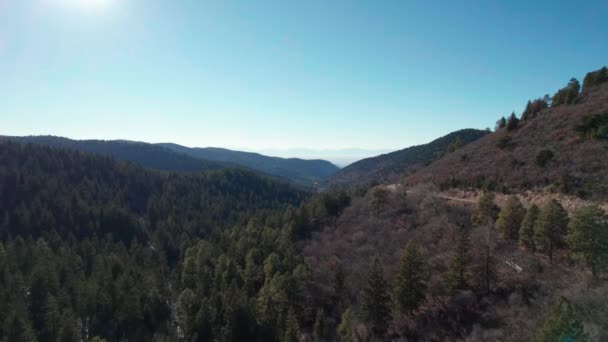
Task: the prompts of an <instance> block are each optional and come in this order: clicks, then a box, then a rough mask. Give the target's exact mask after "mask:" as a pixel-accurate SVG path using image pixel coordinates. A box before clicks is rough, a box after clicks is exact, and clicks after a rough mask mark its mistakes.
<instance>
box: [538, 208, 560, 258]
mask: <svg viewBox="0 0 608 342" xmlns="http://www.w3.org/2000/svg"><path fill="white" fill-rule="evenodd" d="M567 227H568V213H567V212H566V210H564V207H562V205H561V204H560V203H559V202H558V201H557V200H555V199H552V200H551V201H549V202H548V203H546V204H545V205H544V206H543V208H542V209H541V211H540V213H539V215H538V220H537V221H536V225H535V226H534V245H535V246H536V247H537V248H538V249H540V250H541V251H543V252H544V253H546V254H547V255H549V260H553V251H554V250H555V249H556V248H559V247H560V246H561V245H562V244H563V242H564V237H565V235H566V234H567Z"/></svg>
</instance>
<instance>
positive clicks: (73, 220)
mask: <svg viewBox="0 0 608 342" xmlns="http://www.w3.org/2000/svg"><path fill="white" fill-rule="evenodd" d="M0 165H1V166H0V193H2V197H0V212H1V213H2V221H1V223H0V237H1V243H0V275H1V278H0V283H1V284H2V286H0V298H1V300H0V317H2V318H3V322H2V325H0V336H3V338H4V339H5V340H6V341H33V340H40V341H55V340H67V341H71V340H74V341H76V340H81V339H85V340H89V339H92V338H93V337H95V336H100V337H103V338H106V339H108V340H112V341H114V340H150V339H152V338H153V337H154V338H160V339H162V338H169V339H170V340H173V339H177V336H178V335H179V334H182V335H183V334H186V333H188V334H194V329H191V328H189V329H190V330H188V329H186V328H185V327H186V326H184V328H183V329H182V330H179V329H177V328H176V327H175V323H174V322H175V319H177V318H175V317H173V316H174V315H176V313H175V312H176V309H180V310H181V309H183V308H182V307H178V308H175V306H176V305H177V304H176V303H179V301H177V300H178V299H179V298H182V297H183V296H182V297H180V296H178V295H179V294H181V292H182V291H181V290H182V289H186V288H189V287H190V286H191V285H190V284H191V282H192V279H190V280H185V279H184V280H182V272H181V269H182V268H183V266H182V265H185V266H186V267H190V266H192V265H191V264H190V261H191V260H192V259H189V258H187V257H188V256H192V255H194V254H196V253H195V251H197V250H198V249H202V247H203V246H212V248H207V247H205V248H204V252H201V254H200V258H199V257H197V258H196V262H197V263H199V262H200V263H201V264H197V266H200V268H197V270H196V272H194V271H193V272H194V273H193V274H192V276H196V277H199V276H203V274H198V271H203V270H204V269H205V267H204V265H203V264H202V263H203V262H206V263H209V265H210V267H211V269H209V270H208V271H209V272H211V273H212V274H215V273H217V275H214V278H216V279H213V280H212V279H210V278H206V277H207V276H208V275H209V274H207V273H205V280H206V281H207V282H200V281H197V282H196V284H197V286H199V287H200V286H203V284H206V285H205V286H208V288H206V290H207V291H212V290H213V291H212V292H208V293H205V294H204V293H202V292H199V296H200V298H201V300H202V299H203V297H205V298H208V299H209V300H213V303H214V304H215V301H216V300H218V301H221V300H222V299H221V298H220V297H221V296H223V295H224V294H223V291H224V290H223V289H225V290H226V291H229V290H230V289H231V287H230V286H228V285H231V284H232V282H233V280H234V279H232V277H234V276H235V275H239V276H240V275H242V274H241V271H240V270H241V269H243V270H244V269H245V268H246V260H245V258H246V257H249V259H247V260H249V270H250V271H253V267H254V266H256V267H260V269H261V268H262V264H261V263H262V262H263V261H264V260H266V258H267V257H268V255H269V254H270V253H271V252H274V253H275V254H273V256H274V257H277V256H278V255H281V257H280V258H279V259H278V260H279V264H281V266H280V267H281V268H280V269H294V267H291V266H293V265H295V263H297V262H298V261H297V258H296V257H295V256H294V253H293V250H291V251H290V250H289V247H288V243H287V242H284V243H283V242H282V241H289V239H288V237H285V236H282V234H280V231H279V230H276V229H273V228H272V227H273V226H275V227H276V226H279V225H280V222H281V215H278V217H279V218H278V219H277V220H278V221H277V222H278V223H272V217H274V216H273V215H271V214H264V213H265V212H266V211H269V213H270V212H275V211H276V210H277V209H278V208H284V207H285V206H288V205H297V204H298V203H300V202H301V200H302V199H304V198H306V197H307V196H308V194H307V193H306V192H303V191H301V190H297V189H294V188H292V187H290V186H289V185H286V184H282V183H277V182H275V181H272V180H269V179H265V178H261V177H259V176H256V175H254V174H252V173H250V172H246V171H240V170H225V171H213V172H208V173H201V174H174V173H161V172H156V171H149V170H146V169H143V168H141V167H139V166H136V165H134V164H129V163H124V162H117V161H114V160H112V159H111V158H108V157H100V156H94V155H89V154H85V153H81V152H75V151H67V150H59V149H53V148H48V147H38V146H33V145H21V144H18V143H9V142H5V143H1V144H0ZM253 213H258V215H260V217H261V219H257V220H254V219H251V218H249V215H250V214H253ZM279 213H281V211H279ZM267 221H268V222H267ZM233 226H234V227H236V228H234V230H231V229H229V228H230V227H233ZM231 236H233V237H234V236H236V237H238V238H239V239H240V240H239V242H238V243H237V241H235V240H234V239H233V238H230V237H231ZM201 239H208V240H209V242H206V244H205V240H201ZM254 246H255V247H256V248H258V249H259V251H258V252H255V250H254V248H253V247H254ZM264 246H267V247H266V248H265V247H264ZM249 252H251V253H249ZM239 253H245V254H243V255H240V254H239ZM277 253H280V254H277ZM290 253H291V254H290ZM289 255H290V256H291V257H288V256H289ZM203 256H205V257H208V258H209V259H202V257H203ZM271 260H274V259H273V258H271ZM256 263H260V264H256ZM224 267H226V269H224ZM277 267H279V266H278V265H277ZM300 269H301V268H300ZM237 270H239V271H238V272H237ZM226 272H227V273H226ZM231 272H236V273H234V274H231ZM195 273H196V274H195ZM224 273H225V274H224ZM184 274H187V271H186V272H185V273H184ZM256 275H257V274H256ZM185 278H186V279H187V277H185ZM243 281H244V280H243V279H240V278H239V280H238V281H237V283H236V284H238V285H239V289H240V290H244V287H243V286H245V285H244V283H243ZM248 281H249V283H248V284H249V286H252V288H251V291H256V292H255V293H257V291H258V290H259V288H258V287H259V285H260V284H259V283H258V281H259V279H257V278H256V280H255V281H254V280H248ZM201 289H202V288H201ZM192 290H197V288H192ZM201 291H202V290H201ZM185 293H188V292H185ZM233 294H234V295H237V293H233ZM220 295H221V296H220ZM176 301H177V302H176ZM183 301H184V300H183V298H182V304H183ZM193 301H194V300H193ZM188 304H193V303H188ZM183 305H185V304H183ZM183 305H182V306H183ZM208 305H211V303H209V304H208ZM213 306H214V307H215V305H213ZM215 308H217V309H218V310H220V307H215ZM235 310H236V308H235ZM178 312H179V310H178ZM235 314H236V312H235ZM218 315H219V316H218ZM225 315H228V313H224V312H223V311H220V312H216V313H215V314H214V316H213V320H216V319H217V320H222V319H228V317H224V316H225ZM177 317H183V315H182V316H180V315H178V316H177ZM174 318H175V319H174ZM209 319H211V318H209ZM211 323H213V326H219V327H221V328H222V329H223V330H226V328H223V324H215V323H216V322H215V321H211ZM190 327H191V325H190ZM184 329H185V330H184ZM235 331H236V330H235ZM239 331H242V330H239ZM225 333H226V331H222V334H225ZM214 334H215V335H214V336H220V335H219V334H220V332H218V331H215V330H214ZM260 334H261V333H260ZM198 335H200V338H199V340H205V338H204V336H205V335H204V333H203V332H199V333H198Z"/></svg>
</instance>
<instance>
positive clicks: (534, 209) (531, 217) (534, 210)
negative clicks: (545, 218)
mask: <svg viewBox="0 0 608 342" xmlns="http://www.w3.org/2000/svg"><path fill="white" fill-rule="evenodd" d="M539 213H540V209H538V206H536V205H535V204H533V205H531V206H530V208H528V210H527V211H526V215H525V216H524V219H523V221H522V222H521V228H520V229H519V244H520V245H521V246H524V247H526V248H529V249H531V250H532V251H535V250H536V248H535V245H534V226H535V225H536V221H537V220H538V215H539Z"/></svg>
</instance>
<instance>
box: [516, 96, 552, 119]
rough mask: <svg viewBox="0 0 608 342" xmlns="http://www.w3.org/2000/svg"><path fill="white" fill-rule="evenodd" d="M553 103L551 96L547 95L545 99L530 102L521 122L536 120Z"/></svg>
mask: <svg viewBox="0 0 608 342" xmlns="http://www.w3.org/2000/svg"><path fill="white" fill-rule="evenodd" d="M550 102H551V97H549V95H545V97H543V98H538V99H536V100H532V101H528V104H526V109H525V110H524V112H523V113H522V114H521V120H522V121H526V120H530V119H532V118H534V117H535V116H536V115H537V114H538V113H540V111H541V110H543V109H545V108H547V107H549V103H550Z"/></svg>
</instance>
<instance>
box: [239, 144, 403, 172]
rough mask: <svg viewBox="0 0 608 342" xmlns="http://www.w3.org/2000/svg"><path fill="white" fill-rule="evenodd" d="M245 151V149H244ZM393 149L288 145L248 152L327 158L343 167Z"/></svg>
mask: <svg viewBox="0 0 608 342" xmlns="http://www.w3.org/2000/svg"><path fill="white" fill-rule="evenodd" d="M246 151H247V150H246ZM392 151H393V149H363V148H337V149H331V148H324V149H315V148H302V147H300V148H298V147H290V148H284V149H280V148H265V149H260V150H256V151H250V152H258V153H261V154H264V155H267V156H276V157H281V158H289V157H293V156H297V157H298V158H302V159H323V160H328V161H330V162H331V163H333V164H335V165H337V166H339V167H345V166H347V165H350V164H352V163H354V162H356V161H358V160H361V159H365V158H369V157H373V156H378V155H381V154H384V153H389V152H392Z"/></svg>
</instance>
